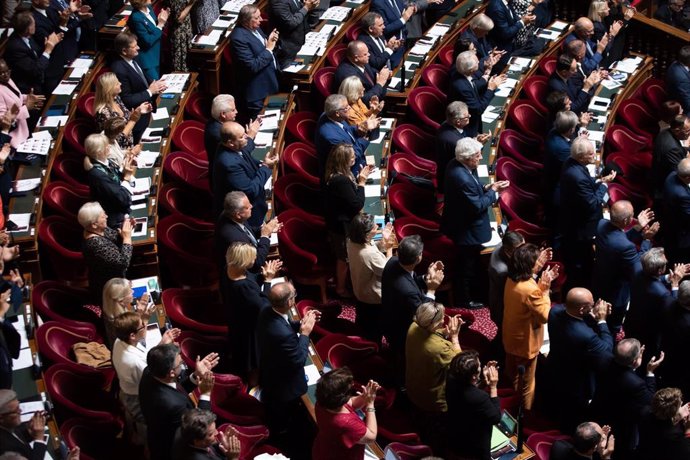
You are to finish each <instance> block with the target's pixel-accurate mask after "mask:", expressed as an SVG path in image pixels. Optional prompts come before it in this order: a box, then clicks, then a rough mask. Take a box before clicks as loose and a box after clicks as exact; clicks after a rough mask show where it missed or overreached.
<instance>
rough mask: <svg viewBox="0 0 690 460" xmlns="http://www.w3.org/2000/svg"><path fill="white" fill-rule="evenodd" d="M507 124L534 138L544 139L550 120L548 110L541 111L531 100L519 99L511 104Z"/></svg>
mask: <svg viewBox="0 0 690 460" xmlns="http://www.w3.org/2000/svg"><path fill="white" fill-rule="evenodd" d="M506 125H507V126H508V127H509V128H512V129H515V130H517V131H519V132H520V133H521V134H525V135H527V136H529V137H532V138H534V139H540V140H542V139H544V137H546V128H547V126H548V120H547V119H546V112H545V111H541V109H540V108H538V107H537V106H536V105H535V104H533V103H532V102H530V101H525V100H519V101H515V102H513V103H512V104H511V105H510V109H508V118H507V120H506Z"/></svg>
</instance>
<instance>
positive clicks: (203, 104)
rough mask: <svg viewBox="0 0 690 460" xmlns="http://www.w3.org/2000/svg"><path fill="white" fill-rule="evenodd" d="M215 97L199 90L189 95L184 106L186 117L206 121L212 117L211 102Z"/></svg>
mask: <svg viewBox="0 0 690 460" xmlns="http://www.w3.org/2000/svg"><path fill="white" fill-rule="evenodd" d="M212 102H213V99H212V98H211V97H210V96H207V95H205V94H203V93H201V92H199V91H194V92H192V93H191V94H190V95H189V98H188V99H187V103H186V104H185V106H184V114H185V118H188V119H191V120H196V121H199V122H201V123H206V122H207V121H208V120H210V119H211V103H212Z"/></svg>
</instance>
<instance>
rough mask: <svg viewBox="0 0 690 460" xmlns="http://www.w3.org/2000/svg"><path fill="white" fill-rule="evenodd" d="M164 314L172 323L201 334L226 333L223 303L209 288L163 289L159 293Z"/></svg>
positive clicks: (225, 334)
mask: <svg viewBox="0 0 690 460" xmlns="http://www.w3.org/2000/svg"><path fill="white" fill-rule="evenodd" d="M161 299H162V301H163V306H164V307H165V312H166V314H167V315H168V316H169V317H170V320H171V321H172V322H173V324H174V325H176V326H179V327H180V328H181V329H191V330H193V331H196V332H199V333H201V334H209V335H224V336H227V334H228V326H227V319H226V317H225V313H224V312H223V304H222V303H221V302H220V300H219V299H218V297H217V293H216V292H214V291H211V290H210V289H204V288H198V289H180V288H170V289H165V290H164V291H163V294H162V295H161Z"/></svg>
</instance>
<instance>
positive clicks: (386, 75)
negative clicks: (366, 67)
mask: <svg viewBox="0 0 690 460" xmlns="http://www.w3.org/2000/svg"><path fill="white" fill-rule="evenodd" d="M391 75H393V71H392V70H391V69H389V68H388V67H385V66H384V67H383V68H381V70H379V73H377V74H376V84H378V85H380V86H385V85H386V82H387V81H388V80H389V79H390V78H391Z"/></svg>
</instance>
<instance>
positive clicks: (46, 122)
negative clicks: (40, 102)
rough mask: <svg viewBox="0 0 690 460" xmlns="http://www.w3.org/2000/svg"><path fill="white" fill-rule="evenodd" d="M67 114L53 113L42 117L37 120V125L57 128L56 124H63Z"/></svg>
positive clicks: (67, 116)
mask: <svg viewBox="0 0 690 460" xmlns="http://www.w3.org/2000/svg"><path fill="white" fill-rule="evenodd" d="M68 119H69V115H53V116H49V117H42V118H41V120H40V121H39V122H38V126H40V127H42V128H57V127H58V126H65V124H66V123H67V120H68Z"/></svg>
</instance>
